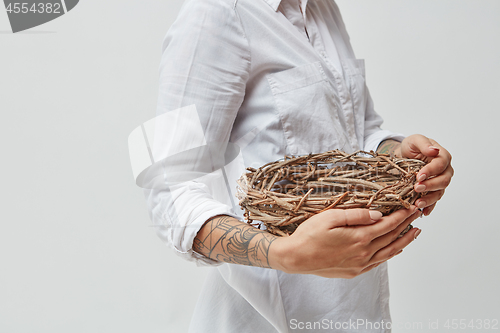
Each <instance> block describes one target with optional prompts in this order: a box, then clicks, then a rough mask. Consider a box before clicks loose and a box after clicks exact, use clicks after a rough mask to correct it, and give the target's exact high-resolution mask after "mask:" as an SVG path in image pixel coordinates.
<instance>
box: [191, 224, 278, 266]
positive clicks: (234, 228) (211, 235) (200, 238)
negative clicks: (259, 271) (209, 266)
mask: <svg viewBox="0 0 500 333" xmlns="http://www.w3.org/2000/svg"><path fill="white" fill-rule="evenodd" d="M278 238H279V237H277V236H274V235H272V234H270V233H268V232H266V231H263V230H259V229H257V228H254V227H252V226H250V225H248V224H246V223H243V222H241V221H239V220H237V219H235V218H233V217H230V216H226V215H222V216H216V217H213V218H211V219H209V220H208V221H207V222H206V223H205V224H204V225H203V227H202V228H201V229H200V231H199V232H198V234H197V235H196V238H195V239H194V243H193V250H194V251H196V252H198V253H200V254H203V255H204V256H206V257H208V258H210V259H214V260H217V261H221V262H227V263H232V264H240V265H247V266H258V267H265V268H278V267H277V266H278V265H277V263H276V256H275V255H274V253H273V254H271V252H272V251H271V246H272V243H273V242H274V241H275V240H277V239H278Z"/></svg>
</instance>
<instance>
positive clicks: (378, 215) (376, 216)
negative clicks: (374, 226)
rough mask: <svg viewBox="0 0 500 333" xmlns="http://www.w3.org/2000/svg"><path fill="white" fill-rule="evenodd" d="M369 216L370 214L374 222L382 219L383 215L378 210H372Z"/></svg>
mask: <svg viewBox="0 0 500 333" xmlns="http://www.w3.org/2000/svg"><path fill="white" fill-rule="evenodd" d="M369 214H370V218H371V219H372V220H373V221H378V220H380V219H381V218H382V213H381V212H379V211H378V210H370V211H369Z"/></svg>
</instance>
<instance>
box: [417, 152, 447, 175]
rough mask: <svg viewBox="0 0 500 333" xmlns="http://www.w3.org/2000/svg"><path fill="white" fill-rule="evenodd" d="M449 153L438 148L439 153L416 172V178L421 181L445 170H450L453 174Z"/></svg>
mask: <svg viewBox="0 0 500 333" xmlns="http://www.w3.org/2000/svg"><path fill="white" fill-rule="evenodd" d="M450 168H451V155H450V153H449V152H448V151H447V150H446V149H444V148H442V147H441V148H440V150H439V154H438V155H437V156H436V157H434V158H433V159H432V160H431V161H429V163H428V164H427V165H425V166H424V167H423V168H422V169H420V171H419V172H418V174H417V180H418V181H419V182H422V181H424V180H426V179H429V178H431V177H434V176H438V175H440V174H442V173H444V172H445V170H447V171H449V172H451V176H453V168H451V169H450Z"/></svg>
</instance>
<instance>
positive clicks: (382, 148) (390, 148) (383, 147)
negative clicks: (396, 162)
mask: <svg viewBox="0 0 500 333" xmlns="http://www.w3.org/2000/svg"><path fill="white" fill-rule="evenodd" d="M399 145H400V142H398V141H396V140H391V139H389V140H384V141H382V142H381V143H380V145H379V146H378V148H377V153H381V154H390V155H393V154H394V152H395V150H396V149H397V148H398V146H399Z"/></svg>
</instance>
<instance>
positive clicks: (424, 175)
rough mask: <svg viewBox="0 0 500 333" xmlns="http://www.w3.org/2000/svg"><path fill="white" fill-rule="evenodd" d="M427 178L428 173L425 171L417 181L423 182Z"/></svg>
mask: <svg viewBox="0 0 500 333" xmlns="http://www.w3.org/2000/svg"><path fill="white" fill-rule="evenodd" d="M426 178H427V175H426V174H425V173H423V174H421V175H420V176H419V177H418V179H417V181H419V182H423V181H424V180H425V179H426Z"/></svg>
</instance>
